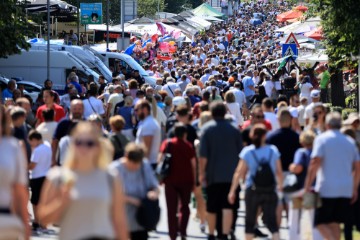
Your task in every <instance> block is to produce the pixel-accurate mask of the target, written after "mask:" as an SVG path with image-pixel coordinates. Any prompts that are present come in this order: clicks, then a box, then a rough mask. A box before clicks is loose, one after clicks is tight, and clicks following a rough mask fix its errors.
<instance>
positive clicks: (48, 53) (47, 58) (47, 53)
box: [46, 0, 50, 79]
mask: <svg viewBox="0 0 360 240" xmlns="http://www.w3.org/2000/svg"><path fill="white" fill-rule="evenodd" d="M46 7H47V52H46V77H47V79H50V0H47V3H46Z"/></svg>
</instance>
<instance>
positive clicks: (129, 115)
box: [117, 96, 136, 141]
mask: <svg viewBox="0 0 360 240" xmlns="http://www.w3.org/2000/svg"><path fill="white" fill-rule="evenodd" d="M124 102H125V104H124V106H123V107H121V108H120V109H118V112H117V113H118V115H120V116H122V117H123V118H124V120H125V126H124V128H123V130H122V131H121V133H122V134H124V136H125V137H127V138H128V139H129V141H134V140H135V137H134V125H135V124H136V119H135V116H134V107H133V104H134V99H133V98H132V97H131V96H127V97H126V98H125V100H124Z"/></svg>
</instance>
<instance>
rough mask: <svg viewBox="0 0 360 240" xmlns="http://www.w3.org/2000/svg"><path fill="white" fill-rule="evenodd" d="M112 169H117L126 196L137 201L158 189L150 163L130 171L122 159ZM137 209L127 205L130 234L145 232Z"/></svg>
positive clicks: (114, 163)
mask: <svg viewBox="0 0 360 240" xmlns="http://www.w3.org/2000/svg"><path fill="white" fill-rule="evenodd" d="M110 168H111V169H116V170H117V171H118V172H119V174H118V175H119V177H120V178H121V182H122V184H123V188H124V192H125V195H127V196H130V197H134V198H137V199H143V198H145V197H146V194H147V192H148V191H149V190H151V189H155V188H157V187H158V185H159V183H158V181H157V179H156V177H155V174H154V171H153V170H152V168H151V166H150V163H149V162H148V161H143V165H142V167H141V168H140V169H138V170H136V171H130V170H128V169H127V168H126V166H125V163H124V162H123V161H122V160H121V159H120V160H119V161H116V162H113V163H112V164H111V165H110ZM136 211H137V207H136V206H134V205H132V204H129V203H127V204H126V215H127V219H128V225H129V228H130V229H129V230H130V232H134V231H141V230H144V228H143V227H141V226H140V225H139V224H138V223H137V221H136Z"/></svg>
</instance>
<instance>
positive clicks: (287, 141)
mask: <svg viewBox="0 0 360 240" xmlns="http://www.w3.org/2000/svg"><path fill="white" fill-rule="evenodd" d="M266 143H268V144H272V145H275V146H276V147H277V148H278V149H279V152H280V154H281V164H282V169H283V171H289V166H290V164H291V163H292V162H293V161H294V156H295V152H296V150H298V149H299V148H300V147H301V146H300V142H299V134H297V133H296V132H295V131H294V130H292V129H291V128H280V129H278V130H276V131H274V132H272V133H270V134H269V135H268V136H267V138H266Z"/></svg>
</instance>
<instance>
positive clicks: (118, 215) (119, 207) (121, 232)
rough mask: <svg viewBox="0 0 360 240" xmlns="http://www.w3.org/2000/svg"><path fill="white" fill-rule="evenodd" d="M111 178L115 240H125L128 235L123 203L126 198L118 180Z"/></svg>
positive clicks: (114, 177)
mask: <svg viewBox="0 0 360 240" xmlns="http://www.w3.org/2000/svg"><path fill="white" fill-rule="evenodd" d="M112 177H113V183H114V184H113V195H112V198H113V200H112V203H113V204H112V213H113V216H112V221H113V226H114V231H115V235H116V239H119V240H127V239H129V235H128V224H127V219H126V210H125V202H126V196H125V195H124V192H123V187H122V184H121V182H120V180H119V179H118V178H117V177H116V176H112Z"/></svg>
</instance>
